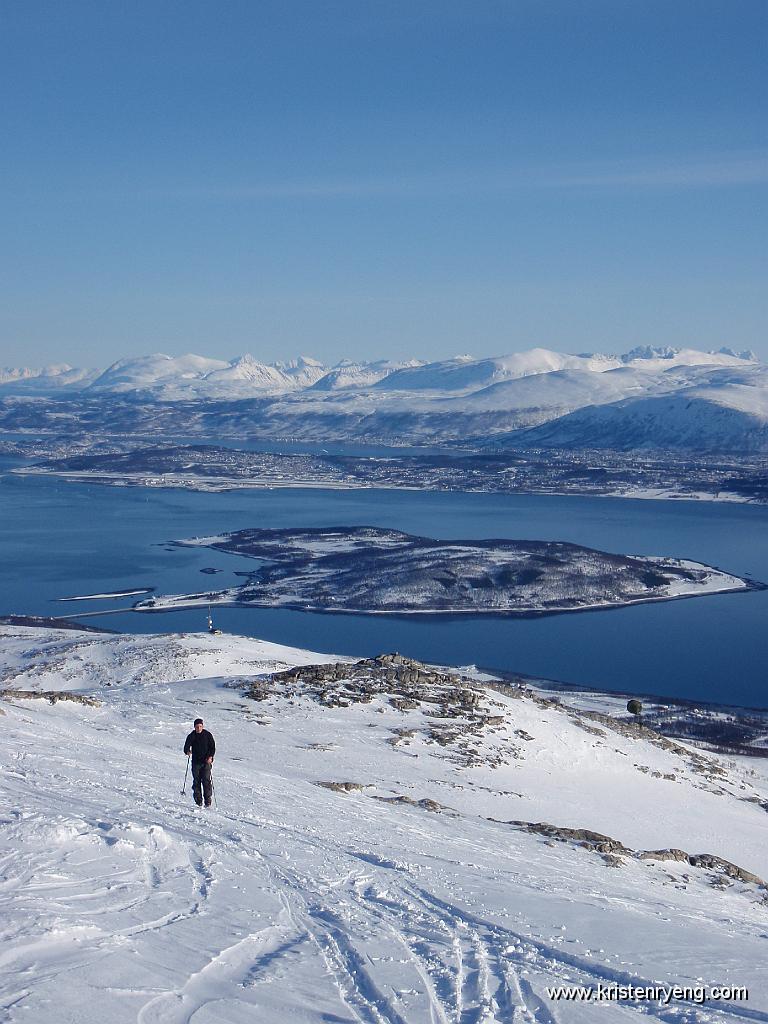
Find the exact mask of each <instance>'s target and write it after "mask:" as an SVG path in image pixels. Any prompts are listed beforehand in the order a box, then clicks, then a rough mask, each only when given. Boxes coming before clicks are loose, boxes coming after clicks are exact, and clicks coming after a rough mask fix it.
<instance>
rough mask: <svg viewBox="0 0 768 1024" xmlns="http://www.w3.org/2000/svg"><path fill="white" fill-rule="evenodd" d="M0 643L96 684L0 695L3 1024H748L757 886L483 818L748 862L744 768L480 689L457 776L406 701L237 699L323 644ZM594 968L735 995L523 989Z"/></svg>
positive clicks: (12, 658) (5, 667) (79, 636)
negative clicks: (195, 735) (613, 854)
mask: <svg viewBox="0 0 768 1024" xmlns="http://www.w3.org/2000/svg"><path fill="white" fill-rule="evenodd" d="M0 637H1V638H2V650H1V652H0V672H1V673H2V682H1V683H0V686H2V687H10V688H15V689H21V690H30V689H33V690H35V689H36V690H65V691H68V692H75V693H78V694H86V695H90V696H95V697H98V698H99V700H100V701H101V702H102V703H101V704H100V706H97V707H92V706H83V705H81V704H79V703H70V702H67V701H64V700H60V701H58V702H57V703H55V704H51V703H48V702H47V701H45V700H29V699H22V698H18V697H13V696H11V697H10V698H6V699H4V700H3V701H1V702H0V710H1V711H2V713H3V714H2V718H1V719H0V725H1V727H0V749H1V750H2V760H3V769H4V770H3V782H4V789H5V796H4V801H3V806H2V810H0V821H1V822H2V831H1V832H0V920H1V921H2V924H0V928H1V929H2V935H3V945H2V950H1V951H0V1008H2V1009H1V1010H0V1016H2V1019H3V1020H4V1021H8V1022H9V1024H16V1022H20V1021H28V1022H35V1024H47V1022H51V1024H53V1022H56V1024H59V1022H66V1021H78V1022H82V1024H91V1022H93V1024H96V1022H99V1024H101V1022H102V1021H105V1020H107V1021H109V1022H110V1024H122V1022H131V1024H133V1022H136V1024H191V1022H194V1024H245V1022H252V1021H265V1022H269V1024H288V1022H290V1024H295V1022H313V1024H315V1022H316V1024H330V1022H335V1024H342V1022H348V1024H353V1022H363V1024H449V1022H450V1024H501V1022H504V1024H508V1022H509V1024H523V1022H536V1021H538V1022H546V1024H550V1022H562V1024H566V1022H586V1021H591V1020H594V1019H595V1017H596V1015H597V1019H601V1020H610V1021H614V1020H615V1021H625V1020H626V1021H631V1020H637V1019H638V1013H639V1014H641V1015H644V1016H650V1017H651V1018H652V1019H654V1020H658V1021H665V1022H681V1024H689V1022H710V1021H711V1022H721V1021H723V1022H724V1021H744V1020H752V1021H755V1020H757V1021H765V1020H768V985H766V980H767V976H768V966H767V960H766V956H765V946H766V933H767V931H768V928H767V924H768V922H767V920H766V918H767V912H766V904H765V900H764V896H765V893H764V891H763V890H761V889H760V888H759V887H758V886H756V885H755V884H752V883H748V882H743V881H738V880H731V879H727V880H726V882H727V884H725V885H724V886H723V887H720V886H719V885H717V884H713V883H717V882H718V881H719V880H721V876H718V875H716V874H714V873H713V872H711V871H708V870H705V869H703V868H698V867H693V866H690V865H689V864H688V863H680V862H677V861H670V860H667V861H660V860H638V859H635V858H626V859H624V861H623V863H622V864H621V865H620V866H609V865H608V864H607V863H606V862H605V861H604V860H603V859H602V858H601V856H600V855H599V854H597V853H595V852H593V851H591V850H587V849H585V848H581V847H579V846H577V845H575V844H574V843H563V842H554V841H550V840H547V839H546V838H544V837H543V836H541V835H538V834H530V833H528V832H526V831H522V830H520V829H518V828H515V827H513V826H511V825H509V824H505V822H507V821H509V820H510V819H515V820H523V821H530V822H542V821H547V822H551V823H554V824H556V825H560V826H569V827H578V828H590V829H594V830H597V831H598V832H603V833H606V834H608V835H610V836H612V837H614V838H616V839H619V840H621V841H622V842H623V843H625V844H626V845H627V846H628V847H632V848H633V849H637V850H652V849H658V848H661V847H680V848H682V849H684V850H687V851H688V852H689V853H701V852H708V853H714V854H717V855H719V856H721V857H724V858H726V859H728V860H731V861H734V862H735V863H737V864H739V865H740V866H742V867H743V868H746V869H748V870H750V871H752V872H756V873H757V874H758V875H761V876H762V877H766V876H768V843H767V842H766V839H768V817H767V816H766V814H765V811H764V810H763V809H762V807H761V806H760V805H759V803H758V802H757V801H759V800H761V799H762V800H765V798H766V796H768V783H767V782H766V779H765V776H764V775H760V774H756V773H755V772H754V770H753V769H752V768H751V767H750V765H749V763H748V762H747V763H745V759H741V760H740V761H739V762H730V763H729V762H727V761H725V760H723V759H719V758H717V757H714V756H710V755H706V757H703V758H702V757H701V756H700V757H699V761H698V762H697V761H696V760H695V759H692V758H690V757H689V756H688V755H687V754H686V753H685V752H684V748H679V749H681V750H683V753H680V752H676V751H674V750H670V749H665V748H662V747H660V746H658V745H655V744H653V743H651V742H649V741H648V740H646V739H639V738H636V737H632V736H629V735H623V734H621V733H619V732H615V731H613V730H611V729H605V728H601V729H600V730H599V731H595V727H594V723H592V724H591V729H587V728H586V726H589V725H590V723H589V722H588V721H586V720H584V719H582V718H581V717H580V714H579V712H577V711H574V710H573V709H570V708H569V707H568V705H567V697H564V698H563V704H562V705H561V706H558V705H557V704H554V703H544V702H542V701H537V700H534V699H532V698H530V697H517V698H515V697H511V696H503V695H501V694H500V693H497V692H495V691H484V693H483V697H482V700H481V705H480V709H481V711H482V712H484V713H485V712H487V714H488V715H489V716H490V715H493V716H495V717H494V720H493V722H492V724H490V725H489V727H488V728H487V729H485V730H484V731H483V733H482V735H481V736H480V737H478V738H477V740H476V742H475V746H476V748H477V753H478V756H477V757H476V758H475V759H474V761H473V764H474V766H470V765H468V764H467V763H465V762H463V761H462V759H461V758H460V757H459V756H457V752H456V750H455V748H454V747H452V745H451V744H448V745H446V746H442V745H440V744H439V743H435V742H430V741H429V735H428V729H425V723H430V722H431V723H432V724H434V723H435V722H437V724H438V725H440V724H441V720H440V719H439V717H438V718H435V714H436V712H437V710H438V709H437V706H436V705H432V704H426V705H424V704H423V705H421V706H419V707H417V708H411V709H407V710H404V711H402V710H397V709H396V708H395V707H393V706H392V704H390V703H389V701H388V699H387V698H386V695H382V694H377V695H376V696H375V697H374V699H373V700H372V701H371V702H370V703H353V704H350V705H349V706H339V707H328V706H324V705H322V704H320V703H318V702H317V701H315V700H313V699H311V698H310V696H308V695H302V694H298V695H294V696H293V697H291V698H290V699H288V698H287V697H286V696H282V695H280V694H279V693H277V692H275V693H272V694H271V695H270V696H269V697H268V698H267V699H266V700H263V701H259V702H255V701H252V700H249V699H247V698H245V697H243V696H242V692H241V690H242V687H241V684H244V683H245V682H246V681H247V680H250V679H252V678H253V677H254V675H257V674H260V673H265V672H268V671H271V670H275V669H283V668H285V667H287V666H291V665H298V664H305V663H310V662H311V663H320V662H327V661H331V660H340V659H332V658H330V657H329V656H327V655H317V654H312V653H310V652H306V651H300V650H294V649H291V648H286V647H280V646H278V645H276V644H270V643H266V642H263V641H259V640H253V639H248V638H242V637H231V636H211V635H207V634H166V635H156V636H122V635H121V636H114V635H101V634H93V633H85V632H75V631H72V632H70V631H60V630H49V629H32V628H23V627H10V626H6V627H0ZM197 715H201V716H202V717H204V719H205V722H206V727H207V728H209V729H210V730H211V731H212V732H213V733H214V735H215V738H216V743H217V756H216V761H215V766H214V781H215V786H216V805H217V806H216V807H215V808H214V809H211V810H210V811H205V810H202V811H198V810H197V809H196V808H194V807H193V805H192V803H191V802H190V799H189V788H187V794H186V795H185V796H182V795H181V794H180V790H181V788H182V781H183V779H184V769H185V764H186V758H185V757H184V756H183V753H182V744H183V742H184V738H185V736H186V735H187V732H188V731H189V730H190V728H191V723H192V720H193V719H194V718H195V717H196V716H197ZM442 724H443V725H444V724H445V722H444V720H443V721H442ZM411 729H412V730H414V732H413V734H412V735H410V736H409V735H407V731H408V730H411ZM395 730H406V733H405V734H403V733H402V732H401V733H400V734H399V738H398V733H397V732H395ZM393 741H394V742H393ZM702 765H703V766H704V767H703V768H702ZM665 776H667V777H665ZM320 782H354V783H358V784H360V785H361V786H362V787H364V788H362V789H359V790H357V791H352V792H348V793H344V792H336V791H332V790H329V789H327V788H323V787H321V786H318V785H317V783H320ZM398 796H405V797H409V798H410V799H411V800H413V801H416V802H417V803H414V804H407V803H403V802H387V799H386V798H392V797H398ZM376 797H381V798H384V799H375V798H376ZM422 799H430V800H435V801H437V802H438V803H439V804H441V805H443V809H442V810H438V811H436V812H435V811H429V810H427V809H424V808H423V807H422V806H419V805H418V801H419V800H422ZM492 819H496V820H492ZM614 982H615V983H620V984H632V985H641V984H642V985H647V984H654V985H661V986H669V985H674V984H679V985H689V986H701V985H713V984H718V985H744V986H747V987H748V989H749V1000H748V1001H746V1002H745V1001H743V1000H739V999H734V998H727V999H724V1000H722V1001H718V1002H714V1001H705V1002H703V1003H701V1004H698V1003H697V1002H696V1001H695V998H694V1001H691V1000H688V1001H675V1000H674V999H673V1000H672V1001H671V1002H670V1003H669V1005H668V1006H666V1007H665V1006H662V1005H661V1004H659V1003H658V1002H656V1001H653V1000H651V1001H647V1000H645V1001H640V1002H631V1001H630V1002H615V1001H613V1002H609V1001H605V1002H601V1003H599V1004H598V1003H592V1004H591V1003H588V1002H568V1001H564V1000H560V1001H556V1000H555V999H553V998H551V997H550V995H548V993H547V987H548V986H552V985H561V984H576V985H587V986H589V985H592V986H596V985H598V984H603V985H609V984H611V983H614Z"/></svg>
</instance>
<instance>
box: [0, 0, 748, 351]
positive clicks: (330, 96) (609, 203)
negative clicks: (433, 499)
mask: <svg viewBox="0 0 768 1024" xmlns="http://www.w3.org/2000/svg"><path fill="white" fill-rule="evenodd" d="M767 58H768V3H766V0H504V2H496V0H471V2H470V0H434V2H433V0H402V2H401V0H336V2H326V0H278V2H272V0H205V2H201V0H183V2H177V0H129V2H122V0H120V2H118V0H106V2H105V0H49V2H41V0H0V79H1V81H0V95H2V97H3V99H2V103H1V104H0V138H2V140H3V142H2V157H1V158H0V218H1V223H2V228H1V230H0V364H5V365H8V364H10V365H19V364H26V365H38V364H40V363H43V362H50V361H55V360H66V361H69V362H72V363H75V364H78V365H104V364H106V363H107V362H109V361H111V360H113V359H115V358H118V357H119V356H122V355H137V354H143V353H147V352H153V351H165V352H169V353H171V354H177V353H181V352H186V351H195V352H199V353H201V354H207V355H212V356H217V357H222V358H229V357H232V356H234V355H236V354H238V353H240V352H243V351H251V352H253V354H254V355H256V356H257V357H258V358H263V359H265V360H271V359H275V358H280V357H281V356H290V355H295V354H298V353H300V352H304V353H307V354H310V355H315V356H316V357H318V358H320V359H324V360H326V361H329V362H332V361H335V360H338V359H341V358H343V357H351V358H356V357H360V358H373V357H378V356H385V355H386V356H394V357H402V356H411V355H415V356H420V357H422V358H429V359H431V358H443V357H448V356H452V355H455V354H457V353H459V352H469V353H470V354H473V355H478V356H479V355H491V354H501V353H505V352H511V351H515V350H519V349H523V348H529V347H532V346H534V345H543V346H546V347H551V348H555V349H559V350H564V351H575V352H578V351H584V350H589V349H595V350H604V351H605V350H608V351H622V350H625V349H627V348H629V347H631V346H633V345H635V344H640V343H654V344H672V345H691V346H698V347H704V348H710V347H719V346H720V345H731V346H734V347H737V348H744V347H751V348H754V349H756V350H757V351H758V352H759V353H760V354H761V355H762V356H763V357H764V358H766V359H768V343H767V342H766V340H765V338H766V319H767V318H766V308H767V306H768V301H767V300H766V293H768V289H766V266H767V263H768V261H767V260H766V220H767V219H768V218H766V202H765V199H766V186H767V185H768V139H767V138H766V98H767V97H766V92H767V91H768V90H766V78H767V74H768V73H767V72H766V66H767V63H768V62H767Z"/></svg>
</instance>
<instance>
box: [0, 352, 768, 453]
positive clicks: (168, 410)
mask: <svg viewBox="0 0 768 1024" xmlns="http://www.w3.org/2000/svg"><path fill="white" fill-rule="evenodd" d="M33 398H34V402H31V401H29V400H30V399H33ZM25 399H26V401H25ZM67 423H69V424H71V427H72V429H73V430H77V429H82V428H83V427H84V426H85V425H86V423H87V426H88V429H89V430H91V431H93V430H94V429H96V430H99V429H100V430H105V431H110V430H111V431H117V432H128V433H132V432H139V431H141V432H142V433H150V434H151V433H161V432H162V433H165V434H168V433H173V432H183V433H185V434H190V433H191V434H197V435H205V436H212V437H216V436H236V437H237V436H239V437H268V438H296V439H303V440H336V441H350V440H355V441H359V440H363V441H381V442H389V443H397V444H407V443H417V444H418V443H444V442H457V441H458V442H462V441H470V442H472V443H479V444H482V445H492V446H511V447H521V446H535V447H557V448H569V447H578V448H585V447H594V448H614V449H616V448H618V449H632V448H691V449H694V450H699V451H701V450H704V451H709V450H712V451H743V452H760V451H768V367H766V366H765V365H763V364H761V363H760V362H758V360H757V359H756V357H755V355H754V353H752V352H734V351H733V350H731V349H725V348H724V349H720V350H719V351H717V352H699V351H696V350H693V349H672V348H653V347H642V348H636V349H633V350H632V351H631V352H627V353H624V354H623V355H605V354H601V353H582V354H579V355H570V354H564V353H560V352H553V351H550V350H548V349H542V348H535V349H531V350H530V351H527V352H517V353H513V354H511V355H508V356H501V357H496V358H482V359H474V358H471V357H469V356H457V357H456V358H454V359H448V360H442V361H439V362H432V363H426V362H421V361H419V360H417V359H411V360H407V361H391V360H379V361H374V362H364V361H361V362H352V361H349V360H345V361H343V362H341V363H338V364H336V365H335V366H331V367H329V366H325V365H324V364H322V363H321V362H318V361H317V360H315V359H311V358H308V357H306V356H302V357H300V358H298V359H295V360H291V361H287V362H275V363H262V362H259V361H258V360H257V359H255V358H254V357H253V356H251V355H243V356H240V357H238V358H237V359H233V360H232V361H231V362H226V361H223V360H218V359H208V358H205V357H202V356H196V355H185V356H178V357H172V356H167V355H162V354H156V355H150V356H143V357H138V358H128V359H120V360H118V361H117V362H116V363H113V364H112V365H111V366H109V367H107V369H105V370H87V369H76V368H73V367H71V366H69V365H67V364H61V365H57V366H48V367H45V368H43V369H39V370H33V369H28V368H21V369H18V368H17V369H6V370H0V429H6V430H10V429H41V430H47V429H57V430H60V429H61V427H62V426H63V425H66V424H67Z"/></svg>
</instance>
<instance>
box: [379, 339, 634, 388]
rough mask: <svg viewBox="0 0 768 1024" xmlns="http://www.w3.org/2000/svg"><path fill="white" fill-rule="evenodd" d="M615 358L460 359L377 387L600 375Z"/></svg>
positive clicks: (543, 353)
mask: <svg viewBox="0 0 768 1024" xmlns="http://www.w3.org/2000/svg"><path fill="white" fill-rule="evenodd" d="M620 365H621V361H620V360H619V359H618V358H617V357H615V356H603V355H587V356H571V355H564V354H563V353H561V352H551V351H550V350H549V349H545V348H534V349H531V350H530V351H529V352H515V353H513V354H512V355H509V356H499V357H496V358H493V359H470V358H469V357H467V356H460V357H458V358H456V359H448V360H444V361H442V362H437V363H427V364H425V365H424V366H417V367H412V368H408V369H404V370H400V371H398V372H397V373H393V374H390V375H389V376H388V377H387V378H385V379H384V380H382V381H380V382H379V384H378V385H377V387H379V388H383V389H386V390H388V391H389V390H396V391H403V390H405V391H469V390H472V391H475V390H477V389H478V388H482V387H488V386H489V385H490V384H494V383H496V382H497V381H500V380H512V379H514V378H516V377H527V376H529V375H530V374H536V373H551V372H552V371H553V370H590V371H593V372H597V373H601V372H603V371H604V370H610V369H613V368H614V367H616V366H620Z"/></svg>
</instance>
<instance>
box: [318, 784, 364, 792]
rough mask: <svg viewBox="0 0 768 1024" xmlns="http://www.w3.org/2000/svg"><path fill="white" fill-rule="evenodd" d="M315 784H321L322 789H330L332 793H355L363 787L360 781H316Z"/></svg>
mask: <svg viewBox="0 0 768 1024" xmlns="http://www.w3.org/2000/svg"><path fill="white" fill-rule="evenodd" d="M315 785H316V786H322V787H323V789H332V790H333V791H334V793H355V792H357V791H359V790H361V789H365V786H364V784H363V783H362V782H316V783H315Z"/></svg>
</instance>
